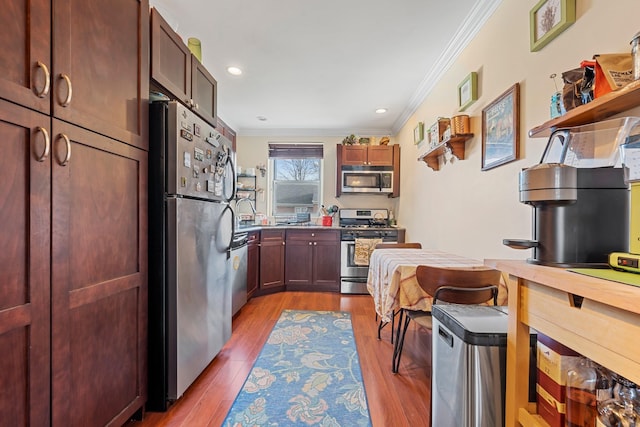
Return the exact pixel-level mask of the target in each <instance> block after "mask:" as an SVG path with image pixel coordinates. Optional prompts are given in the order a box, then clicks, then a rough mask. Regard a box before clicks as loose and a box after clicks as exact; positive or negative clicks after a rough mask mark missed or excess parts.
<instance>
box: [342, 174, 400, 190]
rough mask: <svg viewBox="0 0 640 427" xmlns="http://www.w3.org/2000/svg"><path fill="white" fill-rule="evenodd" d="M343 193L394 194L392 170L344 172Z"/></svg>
mask: <svg viewBox="0 0 640 427" xmlns="http://www.w3.org/2000/svg"><path fill="white" fill-rule="evenodd" d="M342 192H343V193H367V194H375V193H377V194H390V193H393V171H392V170H342Z"/></svg>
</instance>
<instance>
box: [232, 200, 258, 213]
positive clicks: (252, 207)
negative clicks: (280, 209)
mask: <svg viewBox="0 0 640 427" xmlns="http://www.w3.org/2000/svg"><path fill="white" fill-rule="evenodd" d="M242 202H248V203H249V207H251V212H253V214H254V215H255V214H256V207H255V206H253V202H252V201H251V199H249V198H244V197H243V198H240V199H238V200H237V201H236V210H239V208H240V203H242ZM236 213H239V212H236Z"/></svg>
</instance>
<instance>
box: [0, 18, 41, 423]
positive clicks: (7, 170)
mask: <svg viewBox="0 0 640 427" xmlns="http://www.w3.org/2000/svg"><path fill="white" fill-rule="evenodd" d="M0 19H2V18H0ZM0 31H1V30H0ZM0 61H1V60H0ZM50 122H51V120H50V119H49V117H48V116H45V115H42V114H39V113H36V112H34V111H30V110H27V109H26V108H22V107H18V106H16V105H15V104H11V103H9V102H5V101H0V141H2V143H1V145H2V155H0V171H1V172H0V173H1V176H2V186H0V224H2V231H1V232H0V248H2V256H0V354H1V355H2V356H1V357H0V390H2V395H3V398H2V399H0V420H2V421H0V424H2V425H11V426H28V425H32V426H45V425H50V424H51V423H50V420H49V410H50V394H49V389H50V388H49V386H50V379H49V378H50V370H49V353H50V340H49V331H50V316H49V313H50V311H49V310H50V309H49V307H50V305H49V302H50V295H49V289H50V286H49V283H50V282H49V280H50V279H49V277H50V261H49V260H50V253H49V248H50V214H51V211H50V194H51V189H50V168H51V155H50V153H49V155H48V156H45V157H44V158H43V159H42V161H41V162H39V161H38V160H37V159H38V158H41V157H43V154H44V153H45V139H44V133H43V132H44V131H46V132H50V130H51V128H50ZM39 129H44V131H43V130H39Z"/></svg>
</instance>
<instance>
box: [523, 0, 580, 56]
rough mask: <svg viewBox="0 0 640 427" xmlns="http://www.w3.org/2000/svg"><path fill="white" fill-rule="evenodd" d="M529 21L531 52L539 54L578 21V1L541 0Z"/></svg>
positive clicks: (532, 11) (531, 13) (534, 8)
mask: <svg viewBox="0 0 640 427" xmlns="http://www.w3.org/2000/svg"><path fill="white" fill-rule="evenodd" d="M529 21H530V22H529V32H530V43H531V52H537V51H539V50H540V49H542V48H543V47H545V46H546V45H547V44H549V42H550V41H551V40H553V39H554V38H556V37H557V36H558V35H559V34H560V33H562V32H563V31H564V30H566V29H567V28H568V27H570V26H571V25H572V24H573V23H574V22H575V21H576V0H541V1H539V2H538V4H536V5H535V6H534V7H533V9H531V11H530V12H529Z"/></svg>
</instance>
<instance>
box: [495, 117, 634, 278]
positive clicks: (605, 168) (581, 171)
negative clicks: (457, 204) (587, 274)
mask: <svg viewBox="0 0 640 427" xmlns="http://www.w3.org/2000/svg"><path fill="white" fill-rule="evenodd" d="M639 124H640V117H623V118H619V119H612V120H605V121H602V122H598V123H593V124H589V125H584V126H577V127H572V128H565V129H558V130H556V131H555V132H553V133H552V134H551V136H550V138H549V141H548V143H547V147H546V148H545V151H544V154H543V156H542V160H541V161H540V164H538V165H535V166H533V167H530V168H527V169H524V170H522V171H521V172H520V177H519V178H520V202H522V203H525V204H528V205H531V206H532V207H533V239H531V240H526V239H525V240H519V239H505V240H503V243H504V244H505V245H507V246H509V247H512V248H514V249H530V248H532V249H533V257H531V258H529V259H527V262H529V263H532V264H541V265H549V266H556V267H586V266H593V265H594V264H595V265H597V264H601V265H603V266H605V265H607V262H608V255H609V253H611V252H613V251H626V250H627V244H628V236H629V190H628V187H627V185H626V184H625V180H624V172H623V169H622V167H621V162H620V153H619V150H618V147H619V146H620V145H621V144H622V143H624V142H625V141H626V139H627V138H628V137H629V136H630V135H632V134H634V135H637V134H639V133H640V127H639V126H638V125H639Z"/></svg>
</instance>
